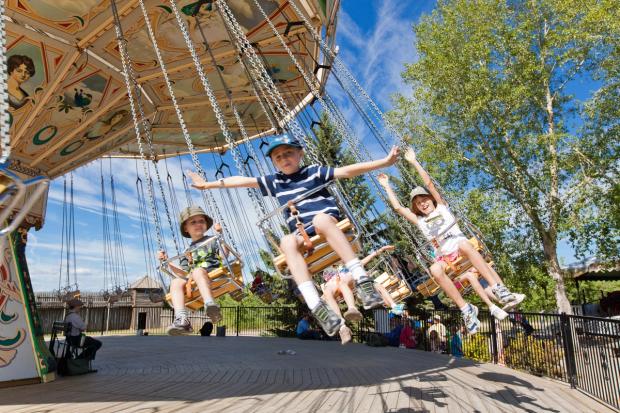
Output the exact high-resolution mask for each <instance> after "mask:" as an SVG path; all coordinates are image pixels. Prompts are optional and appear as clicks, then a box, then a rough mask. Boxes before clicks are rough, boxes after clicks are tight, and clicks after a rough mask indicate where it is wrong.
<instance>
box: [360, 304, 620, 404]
mask: <svg viewBox="0 0 620 413" xmlns="http://www.w3.org/2000/svg"><path fill="white" fill-rule="evenodd" d="M437 315H438V316H439V317H440V318H439V320H438V321H439V322H440V323H441V324H442V325H443V327H442V328H438V327H435V328H431V326H432V325H433V324H437V322H435V321H434V319H435V316H437ZM478 318H479V319H480V322H481V324H480V328H479V330H478V332H477V333H476V334H474V335H467V334H465V333H464V330H465V329H464V328H463V322H462V319H461V313H460V311H458V310H456V311H455V310H440V311H425V312H423V313H421V314H419V315H414V316H412V317H410V319H409V322H410V323H411V325H412V327H413V331H414V335H415V338H416V342H417V343H416V348H417V349H419V350H425V351H436V352H441V353H444V354H452V355H456V356H459V357H465V358H469V359H473V360H477V361H481V362H490V363H496V364H500V365H504V366H506V367H510V368H513V369H516V370H522V371H526V372H528V373H530V374H534V375H536V376H544V377H550V378H553V379H556V380H560V381H563V382H565V383H568V384H570V385H571V387H573V388H578V389H580V390H582V391H584V392H585V393H588V394H589V395H591V396H593V397H595V398H597V399H599V400H600V401H602V402H604V403H606V404H607V405H609V406H610V407H613V408H615V409H620V320H613V319H606V318H598V317H584V316H572V315H566V314H538V313H510V314H509V316H508V317H507V318H506V319H504V320H502V321H497V320H496V319H494V318H493V317H491V316H490V314H489V313H482V312H481V313H480V314H479V316H478ZM374 319H375V326H386V325H388V326H389V328H394V327H395V321H394V319H390V317H389V315H388V313H387V312H386V311H384V310H375V314H374ZM380 329H381V328H380ZM382 329H383V330H384V331H385V329H386V328H385V327H383V328H382ZM432 330H435V331H445V335H444V336H443V337H439V338H438V339H432V338H431V334H429V333H430V332H431V331H432ZM456 334H458V335H459V337H458V338H457V339H454V336H455V335H456ZM438 335H441V334H438ZM362 337H363V335H362ZM459 342H460V343H461V346H460V348H458V347H459V346H458V343H459ZM459 350H460V351H459ZM454 353H457V354H454Z"/></svg>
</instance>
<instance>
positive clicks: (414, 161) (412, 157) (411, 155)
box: [405, 148, 447, 205]
mask: <svg viewBox="0 0 620 413" xmlns="http://www.w3.org/2000/svg"><path fill="white" fill-rule="evenodd" d="M405 159H406V160H407V162H409V163H410V164H411V165H412V166H413V167H414V168H415V170H416V172H417V173H418V174H419V175H420V177H421V178H422V182H424V186H426V187H427V188H428V192H430V194H431V195H432V196H433V198H434V199H435V201H436V202H437V203H438V204H444V205H446V204H447V203H446V201H445V200H444V199H443V198H442V197H441V194H440V193H439V191H437V188H435V184H434V183H433V180H432V179H431V176H430V175H429V174H428V172H426V169H424V167H423V166H422V165H421V164H420V162H419V161H418V158H417V156H416V154H415V151H414V150H413V149H412V148H408V149H407V150H406V151H405Z"/></svg>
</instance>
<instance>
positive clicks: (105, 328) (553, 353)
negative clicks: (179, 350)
mask: <svg viewBox="0 0 620 413" xmlns="http://www.w3.org/2000/svg"><path fill="white" fill-rule="evenodd" d="M39 312H40V313H41V314H42V319H44V320H52V319H53V318H56V319H62V318H61V317H59V316H60V315H61V314H60V313H61V310H59V309H52V308H40V309H39ZM48 312H49V314H47V313H48ZM364 316H365V317H364V319H363V320H362V321H360V322H359V323H356V324H355V325H353V326H351V327H352V331H353V337H354V341H357V342H365V341H367V340H369V338H370V337H371V336H373V335H375V336H376V335H382V336H385V337H390V336H392V338H394V336H395V335H396V333H397V332H398V329H399V328H402V326H403V325H404V324H405V323H406V322H408V323H409V324H410V326H411V327H412V335H413V338H414V340H413V341H414V342H415V344H414V348H416V349H418V350H424V351H434V352H440V353H444V354H451V355H453V356H455V357H465V358H468V359H472V360H476V361H480V362H491V363H497V364H501V365H505V366H507V367H510V368H513V369H518V370H523V371H526V372H528V373H531V374H534V375H537V376H545V377H550V378H553V379H556V380H560V381H563V382H566V383H569V384H570V385H571V386H572V387H575V388H578V389H580V390H582V391H584V392H586V393H588V394H590V395H592V396H594V397H596V398H597V399H599V400H601V401H603V402H604V403H606V404H608V405H609V406H611V407H613V408H615V409H620V320H611V319H603V318H596V317H583V316H568V315H564V314H562V315H559V314H537V313H511V314H510V315H509V317H508V318H506V319H504V320H502V321H501V322H500V321H497V320H495V319H494V318H493V317H491V316H490V314H488V313H486V312H485V313H482V312H481V313H480V314H479V319H480V321H481V325H480V328H479V330H478V332H477V333H476V334H474V335H469V334H466V331H465V329H464V327H463V322H462V318H461V313H460V311H458V310H457V311H443V310H442V311H425V312H421V313H419V314H417V315H412V316H410V317H409V318H408V320H406V319H399V318H395V317H391V316H390V314H388V312H387V311H385V310H373V311H370V312H364ZM82 317H83V318H85V319H86V320H87V322H88V324H89V332H90V333H91V334H102V335H104V334H136V333H137V332H138V333H148V334H150V335H154V334H155V335H157V334H165V332H166V327H167V326H168V325H169V324H171V323H172V320H173V311H172V310H171V309H169V308H166V307H127V306H118V307H114V306H112V307H109V308H106V307H103V308H91V309H83V310H82ZM300 317H301V314H300V313H299V312H298V310H297V308H296V307H223V308H222V321H220V322H219V323H218V325H217V326H216V327H218V328H219V333H220V334H225V335H228V336H261V337H294V336H295V328H296V324H297V321H298V320H299V319H300ZM190 321H191V323H192V326H193V328H194V331H196V332H198V331H199V330H200V328H201V327H202V326H203V324H204V323H205V322H207V321H209V319H208V318H207V316H206V314H205V313H204V312H203V311H196V312H194V313H191V316H190ZM47 324H50V325H49V326H47ZM399 326H400V327H399ZM43 327H44V329H46V330H47V328H48V327H49V329H51V323H44V326H43ZM50 331H51V330H50ZM46 332H48V331H46ZM216 332H217V330H216V331H214V334H215V333H216ZM396 338H397V339H396V343H398V337H397V336H396Z"/></svg>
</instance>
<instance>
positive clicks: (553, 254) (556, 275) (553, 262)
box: [543, 236, 573, 314]
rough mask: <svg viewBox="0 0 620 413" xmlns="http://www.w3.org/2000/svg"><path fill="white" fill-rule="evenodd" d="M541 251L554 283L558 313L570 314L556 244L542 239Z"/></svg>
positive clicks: (570, 309)
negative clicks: (542, 250)
mask: <svg viewBox="0 0 620 413" xmlns="http://www.w3.org/2000/svg"><path fill="white" fill-rule="evenodd" d="M543 249H544V254H545V265H546V266H547V271H548V272H549V275H550V276H551V278H553V280H554V281H555V300H556V305H557V308H558V311H559V312H560V313H566V314H572V313H573V310H572V307H571V305H570V301H568V296H567V295H566V287H565V285H564V276H563V274H562V269H561V268H560V263H559V262H558V255H557V242H555V240H554V239H552V238H550V237H548V236H545V237H543Z"/></svg>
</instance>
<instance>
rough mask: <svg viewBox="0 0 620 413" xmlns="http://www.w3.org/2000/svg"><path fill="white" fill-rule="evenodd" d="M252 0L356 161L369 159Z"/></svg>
mask: <svg viewBox="0 0 620 413" xmlns="http://www.w3.org/2000/svg"><path fill="white" fill-rule="evenodd" d="M253 1H254V5H255V6H256V7H257V9H258V10H259V11H260V13H261V14H262V16H263V18H264V19H265V21H266V22H267V24H268V25H269V27H270V28H271V30H272V31H273V33H274V34H275V35H276V37H277V38H278V40H279V41H280V44H281V45H282V47H284V49H285V50H286V52H287V54H288V55H289V57H290V59H291V61H292V62H293V64H294V65H295V67H296V68H297V70H298V71H299V73H300V74H301V75H302V76H303V78H304V80H305V81H306V84H307V85H308V87H309V88H310V92H311V93H312V95H313V96H314V97H315V98H316V99H317V100H318V101H319V103H320V104H321V106H322V107H323V109H324V110H325V112H326V114H327V116H328V119H329V120H330V121H331V122H332V124H334V126H335V127H336V130H337V132H338V134H339V135H340V136H341V137H342V138H344V140H345V142H347V144H348V145H349V147H350V149H351V151H352V153H353V155H354V157H355V158H356V161H357V162H362V161H364V160H366V161H371V160H372V157H371V155H370V153H369V152H368V150H367V148H366V146H365V145H362V144H361V142H360V140H359V139H357V138H355V137H354V136H355V135H354V134H353V133H352V132H350V131H349V129H348V128H347V126H348V125H347V123H346V121H345V120H344V118H343V117H341V116H338V115H339V112H338V111H336V110H334V111H332V109H331V108H330V105H328V104H327V103H326V102H325V100H324V99H323V97H322V96H321V94H320V92H319V90H318V80H317V79H316V77H313V78H311V77H310V76H309V75H308V73H307V72H306V70H304V68H303V67H302V66H301V64H299V61H298V60H297V59H296V58H295V55H294V54H293V52H292V51H291V49H290V47H289V46H288V44H287V43H286V41H285V40H284V38H283V37H282V36H281V35H280V33H279V32H278V30H277V28H276V27H275V25H274V24H273V22H272V21H271V19H270V18H269V16H268V15H267V13H265V10H264V9H263V8H262V7H261V5H260V3H259V2H258V1H257V0H253ZM328 99H330V100H331V98H329V96H328ZM330 103H331V104H332V105H334V104H333V101H332V102H330ZM334 107H335V105H334ZM358 149H362V150H363V155H365V156H363V155H361V154H360V152H359V150H358ZM371 182H372V183H373V185H374V186H375V188H376V190H377V193H378V194H379V195H380V197H381V198H382V200H383V202H384V203H386V205H388V203H387V202H388V201H387V199H386V198H385V196H384V194H383V191H381V188H380V187H379V185H378V183H377V181H376V179H375V178H374V176H373V174H371ZM342 192H343V193H344V192H345V191H342ZM397 216H400V215H397ZM401 218H402V217H401Z"/></svg>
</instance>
